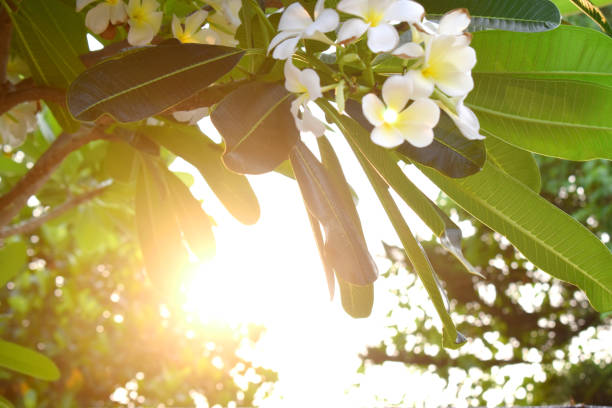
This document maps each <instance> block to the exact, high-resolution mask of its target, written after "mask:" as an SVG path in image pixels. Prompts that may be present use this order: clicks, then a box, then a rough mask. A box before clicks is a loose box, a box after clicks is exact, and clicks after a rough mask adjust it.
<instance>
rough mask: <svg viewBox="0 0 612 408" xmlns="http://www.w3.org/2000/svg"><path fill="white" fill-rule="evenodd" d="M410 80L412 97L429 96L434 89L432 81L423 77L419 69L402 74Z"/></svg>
mask: <svg viewBox="0 0 612 408" xmlns="http://www.w3.org/2000/svg"><path fill="white" fill-rule="evenodd" d="M404 75H405V76H406V78H408V80H409V81H410V82H412V99H421V98H429V96H430V95H431V94H432V93H433V91H434V82H433V81H432V80H430V79H428V78H425V77H424V76H423V74H422V73H421V71H418V70H410V71H408V72H406V74H404Z"/></svg>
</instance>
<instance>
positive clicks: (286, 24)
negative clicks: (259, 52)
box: [268, 0, 340, 59]
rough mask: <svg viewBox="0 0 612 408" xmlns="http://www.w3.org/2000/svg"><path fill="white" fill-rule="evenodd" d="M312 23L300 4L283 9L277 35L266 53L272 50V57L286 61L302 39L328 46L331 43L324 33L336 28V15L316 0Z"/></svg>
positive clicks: (320, 1) (321, 1)
mask: <svg viewBox="0 0 612 408" xmlns="http://www.w3.org/2000/svg"><path fill="white" fill-rule="evenodd" d="M314 18H315V19H314V21H313V20H312V18H311V17H310V14H308V12H307V11H306V9H305V8H304V7H303V6H302V5H301V4H300V3H293V4H291V5H290V6H289V7H287V8H286V9H285V11H284V12H283V15H282V16H281V19H280V21H279V23H278V30H279V33H278V34H277V35H276V36H275V37H274V38H273V39H272V41H270V46H269V47H268V52H270V51H271V50H272V49H274V52H273V53H272V56H273V57H274V58H276V59H287V58H289V57H291V56H292V55H293V53H294V52H295V48H296V47H297V43H298V41H300V40H301V39H302V38H306V39H313V40H317V41H321V42H325V43H328V44H332V41H331V40H330V39H329V38H327V36H326V35H325V34H324V33H327V32H330V31H333V30H335V29H336V27H338V23H339V21H340V20H339V17H338V13H337V12H336V11H335V10H332V9H326V8H324V0H317V4H316V5H315V10H314Z"/></svg>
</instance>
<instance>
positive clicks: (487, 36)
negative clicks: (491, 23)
mask: <svg viewBox="0 0 612 408" xmlns="http://www.w3.org/2000/svg"><path fill="white" fill-rule="evenodd" d="M471 46H472V47H473V48H474V50H476V55H477V56H478V63H477V64H476V66H475V67H474V69H473V71H472V72H473V73H474V74H489V75H494V76H495V77H496V78H501V77H504V78H531V79H548V80H552V79H571V80H573V81H581V82H591V83H596V84H600V85H608V86H612V39H610V38H608V37H607V36H605V35H604V34H602V33H600V32H597V31H595V30H591V29H589V28H584V27H574V26H561V27H559V28H557V29H556V30H553V31H548V32H545V33H532V34H529V33H509V32H503V31H485V32H480V33H475V34H474V37H473V39H472V43H471ZM478 78H479V76H478V75H476V76H475V78H474V82H475V85H476V86H478Z"/></svg>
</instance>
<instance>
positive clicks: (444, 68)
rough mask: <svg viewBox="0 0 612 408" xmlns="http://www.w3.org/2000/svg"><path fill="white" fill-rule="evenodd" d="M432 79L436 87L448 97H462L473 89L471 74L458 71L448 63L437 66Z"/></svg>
mask: <svg viewBox="0 0 612 408" xmlns="http://www.w3.org/2000/svg"><path fill="white" fill-rule="evenodd" d="M433 79H434V81H435V82H436V85H437V87H438V88H440V90H442V92H444V93H445V94H447V95H448V96H464V95H467V94H468V93H469V92H470V91H471V90H472V89H473V88H474V80H473V79H472V74H471V72H470V71H460V70H458V69H457V67H455V66H454V65H452V64H449V63H444V64H439V65H438V66H437V67H436V75H435V76H434V77H433Z"/></svg>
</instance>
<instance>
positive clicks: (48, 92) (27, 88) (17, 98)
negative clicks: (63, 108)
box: [0, 80, 66, 115]
mask: <svg viewBox="0 0 612 408" xmlns="http://www.w3.org/2000/svg"><path fill="white" fill-rule="evenodd" d="M22 82H23V84H22ZM22 82H20V83H19V84H17V86H16V87H15V90H13V91H11V92H7V93H5V94H3V95H2V96H0V115H2V114H3V113H4V112H8V111H9V110H10V109H11V108H12V107H13V106H16V105H19V104H20V103H22V102H27V101H37V100H39V99H44V100H45V101H47V102H57V103H60V104H62V105H64V104H65V103H66V92H65V91H64V90H62V89H57V88H51V87H48V86H44V85H43V86H39V85H35V84H34V83H32V82H31V81H27V80H26V81H22ZM20 85H21V86H20Z"/></svg>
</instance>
